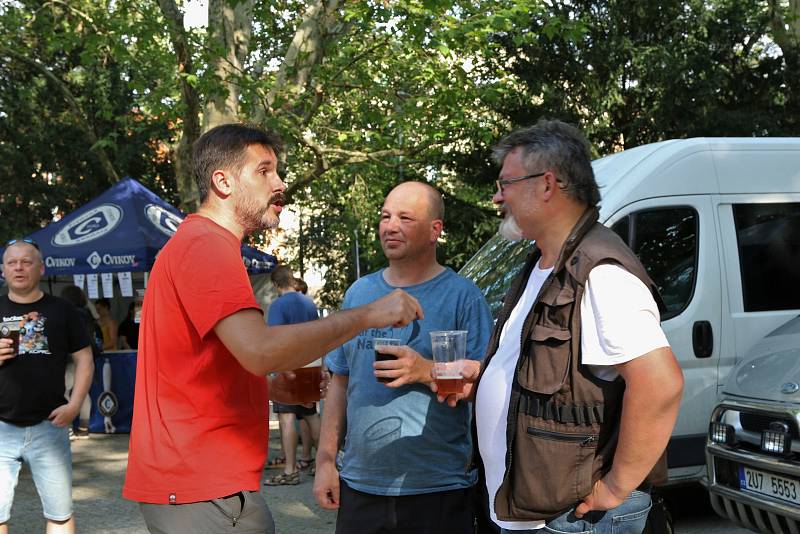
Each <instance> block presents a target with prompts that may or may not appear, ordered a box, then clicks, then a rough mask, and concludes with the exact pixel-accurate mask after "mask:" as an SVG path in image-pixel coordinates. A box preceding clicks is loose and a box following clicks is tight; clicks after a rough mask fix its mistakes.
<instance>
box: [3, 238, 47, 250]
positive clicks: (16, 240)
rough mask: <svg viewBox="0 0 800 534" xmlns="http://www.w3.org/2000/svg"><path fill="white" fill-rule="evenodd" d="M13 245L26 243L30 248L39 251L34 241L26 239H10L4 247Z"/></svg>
mask: <svg viewBox="0 0 800 534" xmlns="http://www.w3.org/2000/svg"><path fill="white" fill-rule="evenodd" d="M15 243H27V244H29V245H30V246H32V247H33V248H35V249H36V250H40V249H39V244H38V243H37V242H36V241H34V240H33V239H29V238H27V237H23V238H22V239H10V240H8V241H6V247H10V246H11V245H13V244H15Z"/></svg>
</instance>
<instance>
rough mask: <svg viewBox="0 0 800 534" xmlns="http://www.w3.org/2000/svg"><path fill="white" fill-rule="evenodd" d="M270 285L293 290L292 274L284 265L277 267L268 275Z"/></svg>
mask: <svg viewBox="0 0 800 534" xmlns="http://www.w3.org/2000/svg"><path fill="white" fill-rule="evenodd" d="M270 276H271V278H272V283H273V284H275V287H279V288H281V289H294V288H295V286H294V272H292V270H291V269H290V268H289V267H287V266H286V265H278V266H277V267H275V268H274V269H273V270H272V273H271V274H270Z"/></svg>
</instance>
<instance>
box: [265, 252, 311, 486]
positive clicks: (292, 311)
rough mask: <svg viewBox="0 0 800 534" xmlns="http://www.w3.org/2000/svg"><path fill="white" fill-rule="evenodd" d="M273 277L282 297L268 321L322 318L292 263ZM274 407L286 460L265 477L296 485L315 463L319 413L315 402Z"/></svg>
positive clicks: (269, 481)
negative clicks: (299, 447)
mask: <svg viewBox="0 0 800 534" xmlns="http://www.w3.org/2000/svg"><path fill="white" fill-rule="evenodd" d="M271 277H272V285H273V286H274V287H275V291H277V292H278V298H276V299H275V300H273V301H272V303H271V304H270V306H269V310H268V312H267V324H268V325H270V326H279V325H284V324H297V323H304V322H306V321H313V320H315V319H318V318H319V314H318V312H317V306H316V305H315V304H314V301H313V300H311V299H310V298H309V297H307V296H305V295H303V294H302V293H300V292H299V291H297V290H296V289H295V287H296V285H295V284H296V279H295V277H294V273H293V272H292V270H291V269H290V268H289V267H287V266H285V265H279V266H278V267H276V268H275V269H274V270H273V271H272V274H271ZM272 410H273V411H274V412H275V413H276V414H278V425H279V428H280V433H281V447H282V449H283V455H284V461H285V464H284V466H283V472H282V473H279V474H277V475H275V476H273V477H271V478H268V479H267V480H265V481H264V484H266V485H267V486H286V485H289V486H294V485H297V484H299V483H300V470H299V469H300V468H301V467H303V468H305V467H310V466H311V464H312V459H311V443H310V441H314V442H315V443H316V442H317V441H319V425H320V421H319V414H318V413H317V409H316V407H315V406H314V404H311V405H302V404H281V403H279V402H275V401H273V402H272ZM295 420H299V421H300V422H301V433H302V434H303V450H304V452H305V453H306V456H305V458H302V457H301V458H297V429H296V428H295V426H294V423H295ZM303 425H306V428H307V429H308V431H307V432H304V431H303V430H304V429H303ZM277 463H278V462H276V464H277ZM312 474H313V473H312Z"/></svg>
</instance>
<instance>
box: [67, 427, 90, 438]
mask: <svg viewBox="0 0 800 534" xmlns="http://www.w3.org/2000/svg"><path fill="white" fill-rule="evenodd" d="M69 430H70V436H69V438H70V439H72V440H75V439H89V429H88V428H81V427H78V430H76V431H74V432H73V431H72V428H70V429H69Z"/></svg>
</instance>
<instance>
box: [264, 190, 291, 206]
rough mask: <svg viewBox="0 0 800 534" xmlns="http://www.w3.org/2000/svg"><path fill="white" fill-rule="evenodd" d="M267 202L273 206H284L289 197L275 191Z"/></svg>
mask: <svg viewBox="0 0 800 534" xmlns="http://www.w3.org/2000/svg"><path fill="white" fill-rule="evenodd" d="M269 203H270V204H272V205H274V206H285V205H286V204H288V203H289V199H288V198H287V196H286V195H284V194H283V193H275V194H274V195H272V196H271V197H269Z"/></svg>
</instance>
